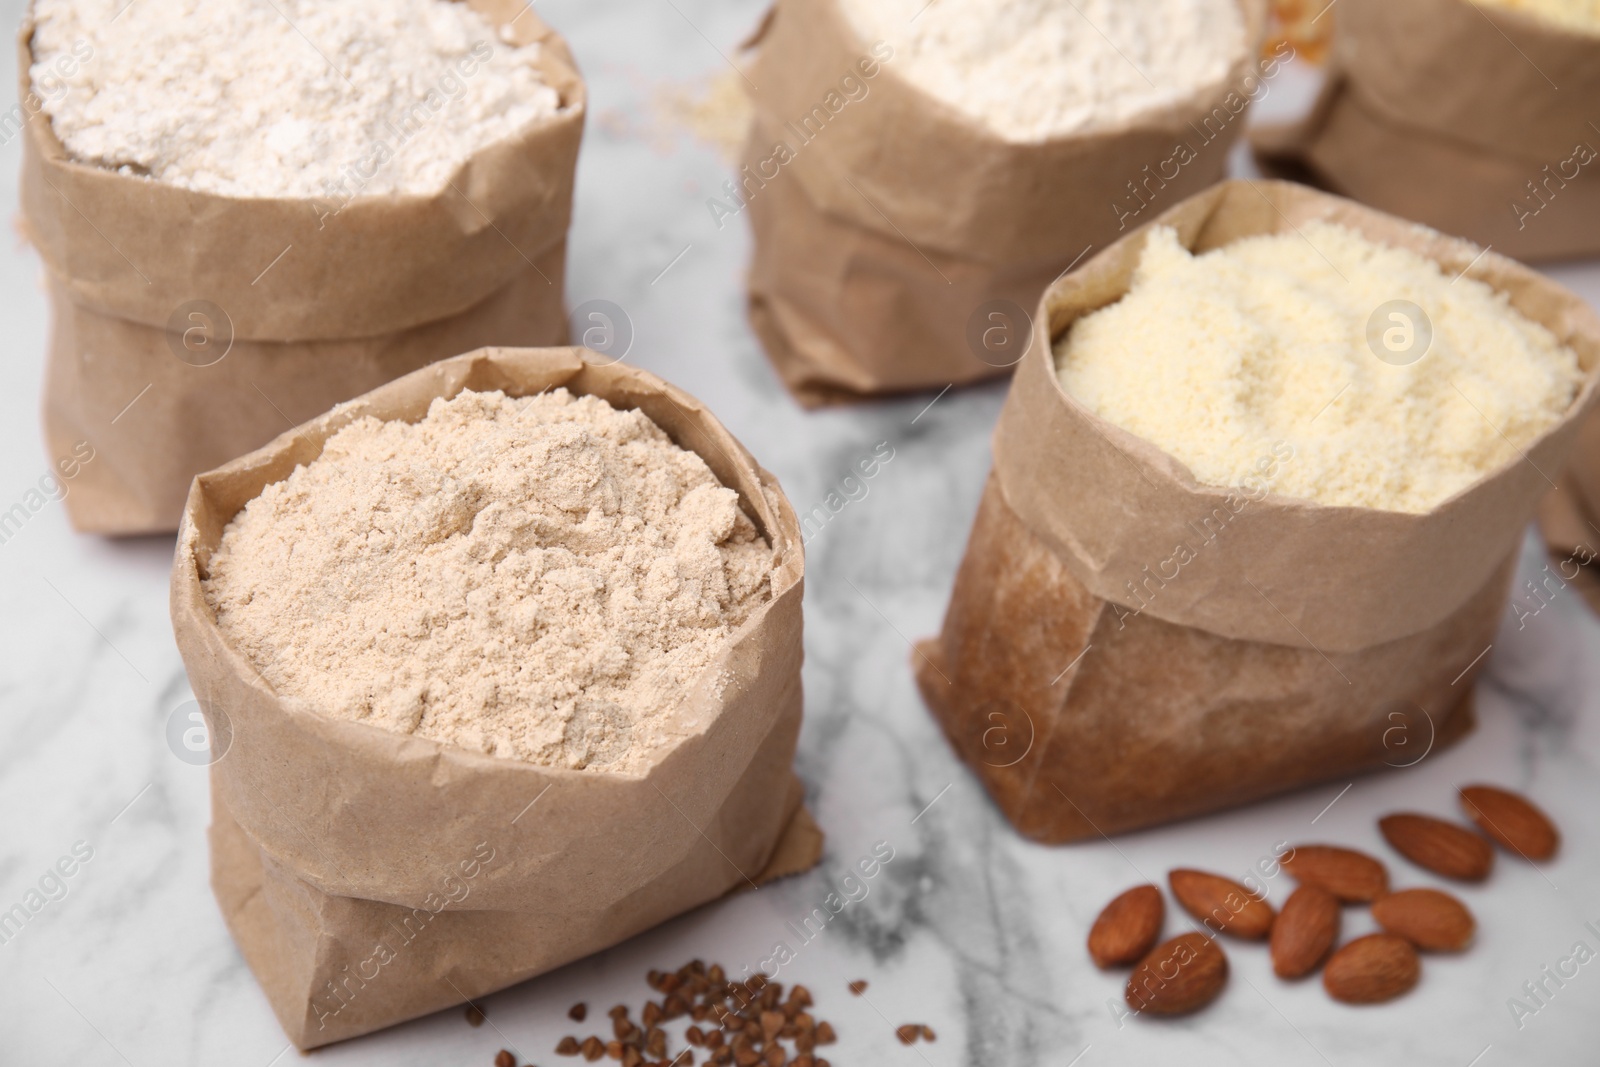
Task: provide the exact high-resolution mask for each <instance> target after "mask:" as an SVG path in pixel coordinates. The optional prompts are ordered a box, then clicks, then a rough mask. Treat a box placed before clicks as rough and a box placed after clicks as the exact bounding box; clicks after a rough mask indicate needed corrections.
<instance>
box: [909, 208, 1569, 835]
mask: <svg viewBox="0 0 1600 1067" xmlns="http://www.w3.org/2000/svg"><path fill="white" fill-rule="evenodd" d="M1318 220H1325V221H1330V222H1334V223H1340V224H1342V225H1343V226H1345V227H1347V228H1350V229H1353V230H1355V231H1356V232H1357V233H1359V234H1362V235H1364V236H1365V237H1367V238H1369V239H1371V240H1373V241H1376V242H1378V243H1380V244H1386V245H1390V246H1397V247H1400V248H1405V249H1410V250H1412V251H1414V252H1416V253H1419V254H1420V255H1421V256H1423V257H1425V258H1427V259H1431V260H1433V261H1434V262H1435V263H1437V264H1438V265H1439V267H1440V269H1441V271H1442V273H1443V276H1444V277H1451V276H1454V275H1457V274H1460V273H1462V272H1465V273H1466V274H1467V275H1468V276H1470V277H1472V278H1475V279H1479V280H1481V281H1482V282H1484V283H1487V285H1489V286H1490V287H1492V288H1493V289H1494V290H1497V291H1499V292H1501V293H1504V294H1506V295H1507V296H1508V297H1509V299H1510V303H1511V304H1512V306H1513V307H1515V308H1516V310H1518V311H1519V312H1521V314H1522V315H1523V316H1525V317H1527V318H1528V319H1531V320H1532V321H1533V322H1535V323H1538V324H1541V325H1543V326H1545V327H1547V328H1548V329H1549V330H1550V332H1551V333H1552V334H1553V335H1554V337H1555V339H1556V340H1557V341H1559V342H1561V343H1563V344H1565V345H1566V346H1569V347H1570V348H1571V349H1572V350H1573V351H1574V352H1575V353H1576V355H1577V357H1578V364H1579V366H1580V367H1581V369H1582V371H1583V384H1582V387H1581V389H1580V390H1578V392H1577V396H1576V399H1574V400H1573V402H1572V403H1571V405H1570V407H1569V408H1568V409H1567V410H1566V412H1565V415H1564V416H1562V417H1560V418H1559V421H1557V422H1556V423H1555V424H1554V425H1552V426H1550V427H1549V428H1548V429H1547V430H1545V431H1544V432H1542V433H1540V434H1539V435H1538V436H1537V438H1536V439H1535V440H1533V441H1532V442H1531V443H1530V444H1529V445H1528V446H1527V447H1526V449H1525V453H1526V454H1525V457H1514V458H1513V459H1512V460H1511V461H1510V462H1509V463H1508V464H1506V465H1505V466H1503V467H1502V468H1500V469H1498V470H1495V471H1494V472H1493V473H1491V474H1489V475H1486V476H1483V477H1481V478H1479V479H1478V480H1476V481H1474V482H1471V483H1470V484H1469V485H1468V487H1467V488H1465V489H1463V490H1461V491H1459V492H1456V493H1455V494H1454V495H1451V496H1449V497H1448V498H1447V499H1446V500H1445V501H1444V502H1443V503H1442V504H1439V505H1437V506H1435V507H1432V508H1431V509H1430V510H1426V511H1420V512H1407V511H1398V510H1387V509H1381V508H1376V507H1358V506H1328V505H1324V504H1319V503H1315V502H1313V501H1310V500H1306V499H1297V498H1293V497H1289V496H1286V495H1280V494H1279V493H1277V492H1272V491H1261V492H1258V493H1242V491H1241V490H1238V489H1228V488H1222V487H1219V486H1216V485H1208V484H1202V483H1200V482H1199V481H1197V479H1196V478H1195V476H1194V475H1193V474H1192V473H1191V471H1190V469H1189V468H1188V467H1187V466H1185V465H1184V464H1183V463H1181V462H1179V461H1178V460H1176V459H1175V458H1174V457H1173V456H1171V455H1169V454H1168V453H1166V452H1164V451H1162V450H1161V449H1159V448H1157V447H1156V446H1155V445H1153V444H1152V443H1150V442H1149V441H1147V440H1145V439H1144V438H1142V437H1140V436H1137V435H1135V434H1132V433H1130V432H1128V431H1126V430H1124V429H1122V428H1121V427H1120V426H1118V425H1116V424H1115V423H1113V422H1111V421H1108V420H1106V419H1102V418H1101V417H1100V416H1098V415H1096V414H1094V413H1092V412H1091V411H1090V409H1089V408H1088V407H1086V406H1085V405H1084V404H1082V403H1081V402H1080V401H1079V400H1077V399H1076V398H1075V397H1073V396H1071V395H1069V394H1068V393H1067V391H1066V390H1065V389H1064V388H1063V387H1062V385H1061V383H1060V380H1059V378H1058V376H1057V372H1056V361H1055V357H1054V355H1053V353H1052V342H1053V341H1054V340H1055V339H1057V338H1059V337H1061V336H1062V335H1063V334H1064V333H1065V331H1066V330H1067V329H1068V327H1070V326H1071V325H1072V324H1073V323H1074V322H1075V321H1076V320H1078V319H1080V318H1081V317H1083V316H1085V315H1087V314H1088V313H1089V312H1091V311H1094V310H1096V309H1099V308H1103V307H1106V306H1107V305H1110V304H1113V303H1116V302H1117V301H1118V300H1119V299H1120V298H1121V297H1122V296H1123V294H1125V293H1126V292H1127V291H1128V289H1129V286H1130V284H1131V279H1132V276H1133V271H1134V268H1135V266H1136V265H1137V264H1138V263H1139V260H1140V255H1141V251H1142V249H1143V247H1144V236H1145V235H1144V234H1138V235H1134V236H1131V237H1129V238H1126V239H1124V240H1123V241H1120V242H1118V243H1117V244H1115V245H1113V246H1112V247H1111V248H1109V249H1107V250H1106V251H1105V252H1104V253H1102V254H1100V255H1099V256H1097V257H1095V258H1094V259H1092V260H1091V261H1089V262H1088V263H1087V264H1086V265H1085V266H1083V267H1082V268H1080V269H1079V270H1077V271H1076V272H1074V273H1072V274H1070V275H1068V276H1067V277H1065V278H1063V279H1062V280H1061V281H1059V282H1057V283H1056V284H1054V285H1053V286H1051V288H1050V289H1049V290H1047V291H1046V293H1045V295H1044V298H1043V300H1042V302H1041V304H1040V307H1039V312H1038V321H1039V322H1040V323H1041V329H1040V330H1039V334H1038V336H1037V337H1036V338H1035V340H1034V343H1033V345H1032V347H1030V348H1029V350H1028V352H1027V354H1026V355H1025V356H1024V358H1023V360H1022V363H1021V365H1020V367H1019V368H1018V371H1017V374H1016V377H1015V378H1014V379H1013V380H1012V384H1011V392H1010V395H1009V397H1008V399H1007V401H1006V405H1005V408H1004V410H1003V411H1002V413H1001V417H1000V422H999V425H998V427H997V428H996V430H995V436H994V469H993V472H992V473H991V475H990V478H989V483H988V486H987V488H986V490H985V492H984V496H983V500H982V503H981V505H980V507H979V511H978V517H977V521H976V523H975V524H974V527H973V530H972V535H971V540H970V541H969V543H968V546H967V552H966V556H965V557H964V559H963V562H962V564H961V568H960V571H959V573H958V574H957V577H956V582H955V589H954V592H953V593H952V595H951V600H950V605H949V609H948V612H947V614H946V616H945V621H944V628H943V631H942V632H941V633H940V635H939V636H938V637H937V638H934V639H931V640H926V641H923V642H921V643H920V644H919V645H918V646H917V652H916V656H915V657H914V660H913V663H914V667H915V671H916V677H917V682H918V685H919V687H920V688H921V691H922V693H923V696H924V698H925V699H926V701H927V703H928V705H929V707H930V708H931V709H932V710H933V713H934V715H935V716H936V717H937V718H938V720H939V721H940V723H941V724H942V725H943V727H944V730H945V732H946V734H947V736H948V737H949V738H950V741H951V743H952V744H953V745H954V746H955V748H956V751H957V752H958V753H959V754H960V755H961V756H962V758H963V759H964V760H965V761H966V762H967V763H968V764H969V765H970V766H971V767H972V768H973V770H974V772H975V773H976V774H977V775H978V776H979V777H980V778H981V779H982V780H983V782H984V784H985V785H986V786H987V788H988V789H989V792H990V794H991V795H992V796H993V797H994V798H995V801H996V803H997V804H998V805H999V806H1000V808H1001V810H1002V811H1004V812H1005V813H1006V815H1007V817H1008V818H1009V819H1010V820H1011V821H1012V823H1014V824H1015V825H1016V827H1017V828H1018V829H1019V830H1020V831H1021V832H1022V833H1024V834H1026V835H1028V836H1029V837H1032V838H1035V839H1037V840H1040V841H1048V842H1063V841H1076V840H1082V839H1085V838H1093V837H1097V836H1099V835H1101V834H1112V833H1119V832H1122V831H1127V830H1134V829H1138V828H1140V827H1145V826H1153V825H1158V824H1161V823H1165V822H1170V821H1173V820H1176V819H1182V818H1186V817H1189V816H1194V815H1200V814H1204V813H1206V812H1211V811H1216V810H1219V809H1223V808H1228V807H1232V806H1235V805H1239V804H1244V803H1247V802H1250V801H1254V800H1258V799H1261V798H1263V797H1267V796H1270V795H1272V794H1274V793H1279V792H1283V791H1285V790H1290V789H1294V788H1296V787H1300V786H1305V785H1310V784H1312V783H1315V782H1320V781H1322V780H1324V779H1328V778H1333V777H1337V776H1345V775H1349V774H1352V773H1355V772H1359V771H1365V770H1369V769H1378V768H1382V767H1383V766H1385V765H1390V766H1399V765H1404V764H1407V763H1410V762H1415V759H1416V758H1418V757H1420V755H1421V754H1423V753H1425V752H1426V751H1428V750H1430V749H1431V748H1434V747H1438V746H1440V745H1444V744H1448V743H1450V742H1451V741H1454V740H1455V739H1457V738H1459V737H1460V736H1461V735H1462V734H1463V733H1464V732H1465V731H1466V730H1468V729H1469V728H1470V726H1471V722H1472V715H1471V702H1470V693H1471V687H1472V680H1473V677H1474V675H1475V673H1476V672H1477V671H1478V670H1481V669H1482V666H1483V663H1484V653H1485V651H1486V649H1487V647H1488V645H1489V644H1490V642H1491V641H1492V639H1493V635H1494V632H1495V629H1496V626H1497V624H1498V622H1499V619H1500V617H1501V613H1502V610H1503V608H1504V607H1505V603H1506V594H1507V588H1508V584H1509V577H1510V574H1511V571H1512V567H1513V563H1514V556H1515V552H1516V549H1517V546H1518V544H1519V542H1520V539H1521V537H1522V534H1523V531H1524V529H1525V527H1526V525H1527V523H1528V520H1529V519H1530V518H1531V516H1532V514H1533V510H1534V507H1535V505H1536V504H1537V503H1538V500H1539V498H1540V496H1541V495H1542V494H1543V493H1544V491H1545V490H1546V489H1547V488H1548V485H1547V482H1546V480H1545V476H1544V474H1543V473H1541V472H1544V471H1557V470H1560V468H1561V465H1562V463H1563V461H1564V459H1565V457H1566V456H1567V454H1568V452H1569V451H1570V450H1571V448H1572V446H1573V442H1574V440H1575V439H1576V437H1577V434H1578V430H1579V426H1580V424H1581V420H1582V418H1583V417H1584V416H1585V415H1586V414H1587V413H1588V412H1589V411H1590V410H1592V408H1593V407H1594V402H1595V395H1596V390H1595V379H1596V374H1597V372H1600V318H1597V317H1596V315H1595V313H1594V312H1593V311H1592V310H1591V309H1590V308H1588V306H1587V305H1585V304H1584V302H1583V301H1582V300H1581V299H1579V298H1578V297H1576V296H1574V295H1573V294H1571V293H1569V292H1567V291H1565V290H1564V289H1562V288H1560V287H1559V286H1557V285H1556V284H1554V283H1553V282H1551V281H1549V280H1547V279H1545V278H1543V277H1541V276H1540V275H1538V274H1536V273H1534V272H1532V271H1530V270H1528V269H1526V268H1524V267H1522V266H1520V265H1518V264H1516V263H1514V262H1512V261H1511V260H1508V259H1505V258H1503V257H1500V256H1498V255H1495V254H1493V253H1490V254H1487V255H1483V254H1481V251H1480V250H1479V249H1477V248H1476V247H1474V246H1472V245H1469V244H1468V243H1466V242H1464V241H1460V240H1456V239H1452V238H1445V237H1442V236H1440V235H1437V234H1431V233H1429V232H1427V231H1424V230H1421V229H1420V228H1418V227H1415V226H1413V225H1411V224H1409V223H1405V222H1402V221H1400V220H1397V219H1394V218H1391V217H1389V216H1385V215H1381V214H1379V213H1378V212H1375V211H1372V210H1370V209H1367V208H1364V207H1361V206H1359V205H1357V204H1354V203H1351V202H1350V201H1347V200H1343V199H1340V198H1337V197H1332V196H1329V195H1327V194H1324V193H1319V192H1316V191H1314V190H1310V189H1307V188H1305V187H1303V186H1294V185H1288V184H1282V183H1252V182H1230V183H1226V184H1224V185H1222V186H1219V187H1218V188H1216V189H1213V190H1208V191H1207V192H1204V193H1202V194H1200V195H1199V196H1196V197H1194V198H1193V199H1191V200H1189V201H1187V202H1186V203H1184V204H1182V205H1180V206H1178V207H1176V208H1174V209H1172V210H1171V211H1169V212H1167V213H1165V214H1163V215H1162V216H1160V217H1159V219H1158V220H1157V221H1159V222H1161V223H1164V224H1165V225H1167V226H1170V227H1173V228H1174V229H1175V230H1176V231H1177V235H1178V240H1179V242H1180V243H1181V244H1182V245H1183V246H1185V247H1187V248H1190V249H1193V250H1196V251H1203V250H1210V249H1215V248H1219V247H1222V246H1226V245H1229V244H1231V243H1233V242H1235V241H1237V240H1239V239H1241V238H1244V237H1248V236H1252V235H1257V234H1297V231H1299V230H1303V229H1304V228H1306V227H1308V226H1310V225H1311V224H1312V223H1313V222H1316V221H1318ZM1296 239H1297V240H1298V239H1299V238H1298V236H1297V238H1296ZM1044 324H1048V328H1045V325H1044ZM1285 462H1292V460H1289V459H1286V457H1284V456H1282V455H1277V454H1274V455H1270V456H1264V457H1262V461H1261V465H1259V466H1258V467H1257V468H1256V470H1255V471H1254V472H1253V473H1255V474H1256V475H1257V480H1258V482H1260V483H1261V484H1264V485H1266V486H1267V487H1268V489H1269V490H1270V486H1271V478H1272V477H1273V474H1274V472H1275V471H1277V470H1279V469H1280V468H1281V467H1282V465H1283V464H1284V463H1285ZM1257 488H1260V485H1257ZM1175 545H1177V546H1178V547H1177V548H1176V549H1175V548H1174V546H1175ZM1186 546H1188V547H1186Z"/></svg>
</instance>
